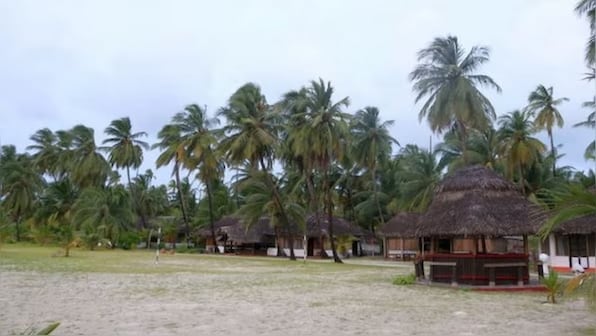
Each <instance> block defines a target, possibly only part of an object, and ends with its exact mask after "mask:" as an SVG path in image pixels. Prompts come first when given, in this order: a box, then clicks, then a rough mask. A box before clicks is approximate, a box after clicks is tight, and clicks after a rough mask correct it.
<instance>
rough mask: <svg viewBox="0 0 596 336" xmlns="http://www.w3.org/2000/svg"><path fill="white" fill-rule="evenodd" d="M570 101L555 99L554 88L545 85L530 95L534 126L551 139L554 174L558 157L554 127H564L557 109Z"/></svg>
mask: <svg viewBox="0 0 596 336" xmlns="http://www.w3.org/2000/svg"><path fill="white" fill-rule="evenodd" d="M566 101H569V98H565V97H562V98H556V99H555V98H554V97H553V87H552V86H551V87H549V88H546V87H545V86H544V85H542V84H540V85H538V87H537V88H536V90H534V91H532V93H530V96H529V97H528V106H527V107H526V108H527V109H528V112H529V113H530V114H532V115H534V116H535V119H534V125H535V126H536V127H537V128H538V129H539V130H542V129H544V130H546V132H547V133H548V137H549V139H550V150H551V155H552V157H553V158H555V159H554V160H553V162H552V163H553V172H554V171H555V170H556V167H555V166H556V157H557V153H556V152H555V143H554V140H553V126H555V125H556V126H557V127H559V128H561V127H563V123H564V121H563V116H561V113H560V112H559V109H558V108H557V107H558V106H560V105H561V104H562V103H564V102H566Z"/></svg>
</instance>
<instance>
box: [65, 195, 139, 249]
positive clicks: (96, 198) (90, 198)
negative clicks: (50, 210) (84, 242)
mask: <svg viewBox="0 0 596 336" xmlns="http://www.w3.org/2000/svg"><path fill="white" fill-rule="evenodd" d="M130 203H131V200H130V194H129V193H128V192H127V190H126V189H125V188H124V187H123V186H122V185H119V186H116V187H112V188H87V189H85V190H83V192H82V193H81V196H80V198H79V199H78V200H77V202H76V203H75V205H74V220H75V221H76V223H78V224H80V225H82V226H86V227H91V228H94V229H95V230H96V232H99V233H101V234H102V235H103V238H107V239H109V240H110V241H111V242H113V243H116V244H117V243H118V239H119V237H120V235H121V234H122V233H123V232H125V231H127V230H129V229H130V228H131V225H130V223H132V220H133V213H132V211H131V205H130Z"/></svg>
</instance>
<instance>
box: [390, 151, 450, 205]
mask: <svg viewBox="0 0 596 336" xmlns="http://www.w3.org/2000/svg"><path fill="white" fill-rule="evenodd" d="M398 158H399V161H398V167H397V170H396V172H395V174H396V175H397V176H396V179H397V180H398V189H399V193H400V195H399V198H400V201H399V202H400V203H401V208H402V209H404V210H407V211H417V212H421V211H425V210H426V208H427V207H428V205H429V204H430V202H431V201H432V197H433V194H434V189H435V187H436V186H437V184H438V183H439V181H440V180H441V170H442V169H441V166H440V165H439V162H438V160H437V158H436V155H435V153H433V152H431V151H426V150H423V149H420V148H419V147H418V146H416V145H407V146H405V147H404V148H402V150H401V151H400V152H399V154H398Z"/></svg>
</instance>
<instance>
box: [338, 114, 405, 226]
mask: <svg viewBox="0 0 596 336" xmlns="http://www.w3.org/2000/svg"><path fill="white" fill-rule="evenodd" d="M393 123H394V121H393V120H387V121H385V122H381V119H380V117H379V109H378V108H376V107H374V106H367V107H365V108H364V109H362V110H359V111H358V112H356V115H355V116H354V118H353V119H352V122H351V127H350V129H351V136H352V155H353V156H354V159H355V160H356V162H358V163H359V165H360V166H361V167H363V168H366V169H367V170H368V172H369V173H370V179H371V184H372V193H373V198H374V202H375V205H376V207H377V211H378V215H379V220H380V224H381V225H383V224H384V223H385V220H384V211H383V209H382V208H381V203H380V202H379V196H378V195H377V189H378V181H377V177H376V173H377V170H378V167H379V161H384V160H387V159H388V158H389V157H390V156H391V151H392V148H391V146H392V145H393V144H397V145H399V143H398V142H397V140H395V138H393V137H392V136H391V135H390V134H389V127H391V126H392V125H393ZM373 232H374V230H373Z"/></svg>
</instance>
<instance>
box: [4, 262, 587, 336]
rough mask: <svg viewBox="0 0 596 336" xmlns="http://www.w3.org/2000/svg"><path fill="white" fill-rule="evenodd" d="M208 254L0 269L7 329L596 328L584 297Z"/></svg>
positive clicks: (385, 331)
mask: <svg viewBox="0 0 596 336" xmlns="http://www.w3.org/2000/svg"><path fill="white" fill-rule="evenodd" d="M196 258H197V259H198V258H199V257H196ZM163 262H164V263H165V264H167V263H170V264H171V265H181V266H188V265H190V266H192V265H193V263H195V262H196V261H195V259H193V257H190V256H187V257H185V258H178V257H177V256H173V257H169V258H165V260H164V261H163ZM210 262H211V263H212V265H202V266H197V267H196V268H197V271H183V272H175V273H172V274H126V273H115V274H114V273H86V272H73V273H61V272H57V273H56V272H35V271H16V270H7V269H1V268H0V307H1V309H0V327H1V329H0V334H2V335H4V334H7V333H8V334H9V335H10V334H18V333H19V332H21V331H23V330H24V329H26V328H27V327H29V326H31V325H35V326H40V325H43V324H45V323H47V322H51V321H61V326H60V327H59V328H58V329H57V331H56V335H210V336H218V335H226V336H229V335H284V336H287V335H309V336H310V335H532V334H536V335H574V334H580V331H581V329H582V328H584V329H585V328H588V327H592V328H593V327H596V317H595V315H594V314H593V313H591V312H590V311H588V310H587V308H586V307H585V305H584V304H583V303H582V302H581V301H575V302H567V303H563V304H558V305H550V304H543V303H542V301H544V295H542V294H516V293H512V294H503V293H497V294H495V293H489V294H487V293H475V292H468V291H461V290H451V289H438V288H427V287H424V286H407V287H404V286H394V285H392V284H391V281H390V280H391V278H392V277H393V276H394V275H395V274H396V268H394V267H355V266H348V267H351V268H349V269H347V270H342V269H340V268H334V269H333V271H320V270H317V269H314V270H313V269H304V270H302V269H301V268H300V267H288V266H287V265H286V264H285V263H280V265H279V266H278V265H276V264H275V263H273V264H270V263H265V264H260V263H259V262H254V261H247V262H246V263H242V262H239V263H235V264H232V265H226V266H224V267H219V268H216V265H217V259H214V261H210ZM197 265H198V264H197ZM203 266H204V267H208V268H213V269H215V270H212V271H211V272H206V271H205V272H201V269H203V268H201V267H203ZM148 267H149V266H148ZM205 269H206V268H205ZM336 270H337V271H336Z"/></svg>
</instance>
